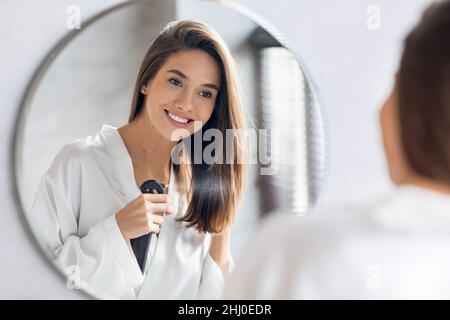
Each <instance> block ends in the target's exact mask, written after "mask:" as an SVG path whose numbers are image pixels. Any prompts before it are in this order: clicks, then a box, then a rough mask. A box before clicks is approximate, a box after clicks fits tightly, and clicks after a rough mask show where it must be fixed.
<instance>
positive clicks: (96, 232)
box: [30, 161, 143, 299]
mask: <svg viewBox="0 0 450 320" xmlns="http://www.w3.org/2000/svg"><path fill="white" fill-rule="evenodd" d="M52 167H53V168H52ZM52 167H51V169H50V170H49V172H47V173H46V174H45V175H44V177H43V178H42V180H41V183H40V186H39V189H38V192H37V195H36V198H35V201H34V204H33V207H32V210H31V214H30V224H31V227H32V229H33V232H34V233H35V236H36V237H37V239H38V242H39V244H40V245H41V247H43V249H44V251H45V252H46V253H47V254H48V255H49V256H50V258H51V259H52V260H53V261H54V262H55V264H56V266H57V267H58V268H59V269H60V271H61V272H63V273H64V274H65V275H66V276H67V282H66V283H67V285H68V287H69V288H80V289H83V290H85V291H86V292H88V293H90V294H92V295H94V296H95V297H98V298H106V299H116V298H120V297H122V296H123V295H125V294H129V292H130V290H131V289H133V288H135V287H137V286H139V285H141V284H142V281H143V275H142V273H141V271H140V269H139V267H138V265H137V263H134V262H135V260H134V257H132V253H131V252H130V250H129V248H128V245H127V243H126V241H125V239H124V238H123V237H122V234H121V232H120V229H119V227H118V225H117V222H116V219H115V216H114V215H112V216H110V217H108V218H106V219H104V220H102V221H100V222H98V223H97V224H95V225H93V226H92V227H91V228H90V229H89V231H88V233H87V234H86V235H84V236H83V237H80V236H78V212H77V206H80V203H79V202H80V198H79V195H77V189H78V188H79V185H78V183H81V181H77V180H81V177H80V175H81V172H80V170H81V169H80V163H79V162H78V163H77V162H75V163H74V161H72V162H69V163H63V164H58V163H55V162H54V163H53V164H52ZM70 188H73V192H71V190H70ZM77 197H78V198H77Z"/></svg>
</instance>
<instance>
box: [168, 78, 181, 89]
mask: <svg viewBox="0 0 450 320" xmlns="http://www.w3.org/2000/svg"><path fill="white" fill-rule="evenodd" d="M169 82H170V83H171V84H173V85H174V86H177V87H181V81H180V80H178V79H174V78H171V79H169Z"/></svg>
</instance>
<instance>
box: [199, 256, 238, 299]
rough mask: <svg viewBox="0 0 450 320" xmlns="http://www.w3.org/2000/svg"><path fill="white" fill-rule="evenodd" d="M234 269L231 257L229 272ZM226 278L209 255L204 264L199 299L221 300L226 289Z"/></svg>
mask: <svg viewBox="0 0 450 320" xmlns="http://www.w3.org/2000/svg"><path fill="white" fill-rule="evenodd" d="M233 269H234V260H233V257H230V261H229V272H230V273H231V272H232V271H233ZM225 283H226V281H225V277H224V275H223V273H222V270H221V269H220V268H219V266H218V265H217V264H216V262H215V261H214V260H213V258H212V257H211V255H210V254H209V253H208V254H207V255H206V258H205V260H204V262H203V267H202V276H201V279H200V287H199V291H198V296H197V299H205V300H211V299H221V298H222V295H223V292H224V289H225Z"/></svg>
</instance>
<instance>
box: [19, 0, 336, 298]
mask: <svg viewBox="0 0 450 320" xmlns="http://www.w3.org/2000/svg"><path fill="white" fill-rule="evenodd" d="M184 19H192V20H196V21H201V22H203V23H206V24H207V25H209V26H211V27H212V28H213V29H215V30H216V31H217V33H218V34H219V35H220V36H221V37H222V39H223V40H224V41H225V43H226V46H227V47H228V48H229V50H230V52H231V53H232V56H233V57H234V60H235V62H236V65H237V69H236V70H237V76H238V78H239V80H240V81H239V82H240V84H241V86H240V88H239V89H240V91H241V93H242V96H243V97H242V98H243V102H244V103H243V104H244V106H245V110H246V114H247V118H246V122H247V130H246V134H245V138H246V142H247V145H248V150H247V151H248V158H247V160H248V171H247V175H246V184H245V186H244V191H243V197H242V200H241V201H240V202H239V206H238V207H237V213H236V219H235V220H234V223H233V227H232V232H231V253H232V255H233V257H234V260H235V261H236V260H238V259H239V254H240V252H241V251H240V250H241V248H242V247H243V246H244V245H245V244H246V243H247V241H248V240H249V238H250V237H251V236H252V231H253V230H254V229H255V227H256V225H257V222H258V220H259V219H260V218H261V217H262V216H264V215H266V214H268V213H270V212H274V211H275V210H276V209H280V210H289V211H292V212H297V213H305V212H307V210H308V209H309V208H311V207H313V206H314V205H315V204H316V202H317V199H318V196H319V194H320V189H321V186H322V184H323V180H324V173H325V168H326V162H327V157H326V146H327V145H326V139H325V137H326V134H325V126H324V116H323V112H322V110H321V108H320V105H319V103H318V98H317V94H316V92H315V90H314V86H313V85H312V82H311V79H310V77H309V75H308V73H307V72H306V69H305V67H304V64H303V63H302V62H301V61H300V60H299V57H298V56H296V55H295V54H293V53H292V52H291V51H290V50H289V48H288V45H287V44H286V42H285V40H284V39H283V38H282V37H281V36H280V35H279V33H278V32H277V31H276V30H275V29H274V28H273V27H271V26H270V25H269V24H268V23H267V22H265V21H264V20H263V19H262V18H260V17H258V16H256V15H255V14H253V13H252V12H250V11H248V10H247V9H244V8H242V7H240V6H238V5H236V4H233V3H232V2H214V1H200V0H189V1H175V0H170V1H168V0H164V1H163V0H160V1H156V0H153V1H131V2H126V3H124V4H121V5H118V6H116V7H113V8H111V9H109V10H107V11H105V12H102V13H101V14H99V15H97V16H95V17H93V18H92V19H90V20H89V21H82V25H81V29H79V30H73V31H72V32H71V33H70V34H69V35H68V36H67V37H65V38H64V39H63V40H62V41H61V42H60V43H59V44H58V45H57V46H56V47H55V48H54V49H53V50H52V51H51V52H50V53H49V55H48V56H47V58H46V59H45V61H44V62H43V64H42V65H41V67H40V68H39V70H38V72H37V73H36V75H35V77H34V78H33V80H32V82H31V83H30V86H29V89H28V91H27V93H26V96H25V97H24V100H23V104H22V112H21V114H20V117H19V119H18V124H17V132H16V141H15V147H16V150H15V165H16V168H15V174H16V179H17V189H18V190H17V192H18V194H19V198H20V200H21V205H22V208H23V211H24V214H25V217H26V219H27V221H28V222H29V224H30V226H31V229H32V230H33V233H34V234H35V236H36V238H37V240H38V242H39V244H40V246H41V247H42V248H43V250H44V252H45V253H46V255H47V256H48V257H49V259H52V260H53V261H55V262H56V265H57V266H58V267H59V269H60V271H61V272H63V273H64V274H65V275H66V276H67V277H68V279H70V281H68V287H69V288H82V289H84V290H85V291H87V292H88V293H89V294H91V295H93V296H95V297H99V298H144V299H146V298H160V299H164V298H180V299H183V298H188V299H189V298H197V297H206V298H214V296H213V295H212V294H211V296H209V295H208V292H212V291H214V290H212V291H211V290H210V288H211V287H214V286H215V284H214V283H212V284H208V283H206V282H207V281H209V280H208V279H207V277H206V275H205V274H204V272H205V269H207V268H211V266H213V265H212V264H211V261H207V260H208V257H206V258H205V253H204V251H205V249H204V248H205V246H204V245H203V244H202V246H197V247H196V251H195V252H194V251H192V252H191V253H190V255H191V256H195V255H198V256H201V257H202V259H203V260H202V261H203V262H202V263H203V264H200V265H198V264H195V263H192V264H188V265H184V266H183V267H184V268H188V269H189V272H191V273H192V276H190V278H189V279H187V278H183V279H181V278H179V276H178V271H179V270H178V269H177V268H176V267H175V266H182V263H181V262H179V261H178V262H176V261H175V262H174V260H176V259H177V258H169V257H172V255H174V256H176V255H177V254H178V253H177V252H178V250H190V249H192V248H191V247H184V244H180V245H179V244H178V243H170V242H168V243H167V244H166V246H167V248H172V249H173V250H171V251H170V252H164V251H162V250H164V247H163V244H161V242H162V241H164V238H163V235H164V232H163V231H164V230H163V229H161V233H160V236H157V237H156V238H155V239H154V241H150V244H152V243H155V246H156V248H153V250H156V251H154V252H155V253H154V255H155V256H154V258H153V260H152V262H151V265H149V264H147V263H150V262H146V270H145V271H144V270H142V268H141V270H140V269H139V266H140V265H138V263H137V262H138V261H137V260H136V257H137V256H133V251H132V250H131V249H132V248H131V247H130V242H126V241H122V242H120V239H118V238H117V237H116V238H113V237H110V236H108V234H107V233H108V232H110V230H112V229H113V228H117V226H113V225H112V222H111V220H109V222H108V223H109V224H108V225H107V224H105V225H102V228H104V229H102V230H103V231H102V232H103V233H102V232H99V231H98V228H100V227H99V225H98V223H100V222H99V221H100V220H101V219H100V218H99V217H97V218H95V219H94V218H92V217H93V216H95V215H96V214H97V212H90V213H89V215H91V216H87V217H85V216H83V215H82V214H80V212H81V211H82V210H83V208H85V207H86V205H85V203H86V201H87V203H89V202H95V203H96V206H97V207H101V208H102V210H112V209H110V208H114V206H115V205H118V204H116V203H114V201H111V203H107V204H103V203H101V202H102V201H103V200H102V194H103V193H104V192H105V190H94V189H92V188H91V189H89V188H87V189H82V187H81V186H82V185H83V186H84V185H85V184H86V183H87V181H85V180H83V181H79V180H77V181H79V184H80V185H78V186H77V187H76V190H73V192H74V194H72V193H68V194H62V193H63V192H60V191H58V192H60V193H58V192H56V191H55V190H52V192H49V191H48V190H42V189H45V188H47V189H48V188H51V183H53V182H48V181H47V183H48V185H46V184H43V177H44V176H45V175H46V174H48V170H49V168H50V167H51V164H52V162H53V161H55V156H56V155H57V154H60V153H61V150H63V149H64V146H66V145H67V144H69V143H71V142H73V141H75V140H76V139H86V138H87V137H91V138H90V139H91V140H92V141H97V140H96V139H100V138H101V137H103V136H102V134H104V135H105V136H107V137H108V135H109V137H110V138H111V139H116V142H117V141H118V140H117V139H120V135H118V131H117V128H119V127H122V126H124V125H125V124H126V123H127V122H128V118H129V114H130V106H131V102H132V100H133V94H134V92H133V90H134V85H135V83H136V78H137V75H138V73H139V70H140V66H141V64H142V61H143V58H144V56H145V55H146V52H147V50H148V49H149V47H150V45H151V44H152V42H153V41H154V40H155V38H156V37H157V36H158V34H159V33H160V32H161V30H162V28H164V26H166V25H167V24H168V23H169V22H171V21H175V20H184ZM105 124H106V125H107V126H105ZM105 128H106V129H105ZM105 130H106V131H105ZM102 132H103V133H102ZM105 132H106V133H105ZM99 137H100V138H99ZM91 140H90V141H91ZM121 147H122V151H123V150H124V149H123V145H122V146H121ZM122 156H123V154H122ZM128 160H129V159H128ZM128 164H129V163H128ZM108 165H109V164H108V163H105V165H104V166H98V168H97V169H98V172H100V173H101V172H102V170H106V169H105V168H106V167H107V166H108ZM60 169H61V170H62V171H59V173H60V174H62V175H74V174H75V175H76V174H79V171H80V170H81V171H82V170H84V168H83V167H81V168H79V167H77V168H76V169H74V168H73V167H71V166H67V167H66V168H60ZM77 170H78V171H77ZM74 172H75V173H74ZM77 172H78V173H77ZM89 177H92V179H95V177H93V176H92V175H91V176H89ZM55 179H57V178H55ZM108 183H110V187H111V188H117V190H119V191H117V192H118V196H117V197H118V198H120V194H119V193H120V192H122V191H123V189H124V188H125V187H124V186H117V184H121V182H120V181H116V180H111V181H108ZM49 186H50V187H49ZM39 188H41V192H47V195H48V198H47V201H48V202H49V203H51V205H52V206H53V207H52V208H58V207H61V206H67V207H71V208H76V210H75V209H74V210H75V211H74V215H73V217H72V219H71V220H67V221H66V220H61V217H60V216H59V215H58V212H56V211H57V210H56V209H55V210H54V211H52V210H48V211H45V212H42V210H41V212H35V211H33V207H34V206H35V205H36V201H38V202H39V200H36V199H37V192H38V190H39ZM86 190H89V191H86ZM134 191H135V190H133V192H134ZM87 192H89V194H87ZM133 192H131V193H133ZM169 192H170V191H169ZM75 193H76V195H75ZM124 193H126V191H124ZM83 197H84V198H83ZM125 198H126V196H125ZM80 199H82V200H81V202H80ZM123 204H124V203H122V205H123ZM83 206H84V207H83ZM179 209H180V208H179ZM183 209H186V207H183V208H181V209H180V210H183ZM116 212H117V211H114V210H112V211H111V212H110V215H111V216H113V215H114V214H115V213H116ZM102 218H104V217H102ZM48 221H52V224H51V225H49V223H48ZM94 222H95V223H94ZM96 223H97V224H96ZM96 228H97V229H96ZM108 228H110V229H108ZM47 229H48V230H47ZM190 229H192V228H190ZM105 230H108V231H105ZM94 231H97V233H95V232H94ZM111 232H113V231H111ZM116 232H117V230H116ZM168 232H169V231H167V233H168ZM195 232H196V231H195V230H194V231H190V233H185V234H183V237H185V238H188V240H189V241H191V242H192V241H194V240H195V239H197V238H195V237H196V236H195V235H194V233H195ZM46 237H48V238H52V237H53V238H52V239H51V240H52V242H51V243H53V244H55V243H59V244H60V245H59V246H55V245H53V246H50V245H48V243H49V241H47V240H49V239H47V238H46ZM89 237H90V238H89ZM152 239H153V238H152ZM192 239H194V240H192ZM89 241H90V242H92V243H91V245H87V243H88V242H89ZM195 241H197V240H195ZM103 242H105V243H107V244H108V245H107V246H103V245H102V243H103ZM125 242H126V244H125ZM206 244H207V243H206V242H205V245H206ZM108 246H109V247H113V246H118V247H120V246H122V247H121V250H125V251H126V250H128V251H129V252H128V253H129V254H128V255H119V254H118V253H117V250H116V249H115V248H112V249H111V248H109V247H108ZM171 246H172V247H171ZM161 247H162V248H161ZM158 250H159V251H158ZM202 250H203V251H202ZM122 252H124V251H122ZM158 253H159V256H161V257H160V258H158V257H157V255H158ZM99 255H101V256H99ZM109 255H111V257H109ZM109 259H111V260H109ZM180 259H181V258H179V259H178V260H180ZM198 259H199V258H198ZM102 263H103V264H108V265H107V266H106V267H99V265H100V264H102ZM177 263H178V264H177ZM208 263H209V264H208ZM172 267H173V269H171V268H172ZM102 268H103V269H102ZM164 268H165V269H164ZM167 268H168V270H166V269H167ZM215 268H216V269H217V266H215ZM125 269H126V271H124V270H125ZM163 269H164V270H163ZM164 277H167V279H166V280H167V281H164V282H161V278H164ZM211 279H212V277H211ZM183 281H186V283H187V284H184V283H183ZM211 282H213V281H212V280H211ZM193 283H197V284H198V283H200V284H199V286H200V288H197V287H195V285H193ZM205 283H206V284H205ZM202 286H203V287H202ZM208 286H209V287H208ZM166 287H167V288H166ZM194 287H195V288H194ZM202 288H203V289H202Z"/></svg>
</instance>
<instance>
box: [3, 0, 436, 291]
mask: <svg viewBox="0 0 450 320" xmlns="http://www.w3.org/2000/svg"><path fill="white" fill-rule="evenodd" d="M119 2H122V1H120V0H103V1H101V2H100V1H96V2H94V1H89V0H78V1H68V0H63V1H62V0H45V1H39V2H37V1H32V0H21V1H13V0H0V39H1V40H2V42H1V45H0V61H1V64H0V84H1V85H0V108H1V112H2V114H1V117H0V148H1V149H0V186H1V187H0V214H1V223H0V242H1V243H2V244H3V246H2V248H1V249H0V262H1V263H0V298H3V299H5V298H6V299H8V298H31V299H73V298H84V297H85V295H84V294H82V293H80V292H77V291H69V290H67V289H66V287H65V284H64V280H63V278H62V276H60V275H59V274H57V273H56V272H55V271H54V270H53V269H52V268H51V267H50V264H49V263H48V262H47V261H46V260H45V258H44V257H43V256H42V255H41V254H40V251H39V249H38V247H37V245H35V244H34V241H33V239H32V238H31V236H30V234H29V229H28V227H27V226H26V223H25V222H24V219H23V216H22V213H21V212H19V210H18V203H17V199H16V196H15V193H14V192H15V191H14V184H13V183H12V179H13V172H12V165H11V159H12V155H11V151H12V147H13V146H12V139H13V133H14V126H15V121H16V118H17V115H18V108H19V104H20V100H21V98H22V95H23V94H24V92H25V90H26V86H27V84H28V82H29V81H30V78H31V76H32V74H33V73H34V71H35V70H36V68H37V67H38V66H39V64H40V62H41V60H42V59H43V57H44V56H45V54H46V53H47V52H48V51H49V50H50V48H51V47H52V46H53V45H54V44H55V43H56V42H57V41H58V40H60V39H61V38H62V37H63V36H64V35H65V34H67V32H68V30H67V29H66V17H67V15H66V8H67V6H68V5H71V4H77V5H79V6H80V7H81V9H82V17H83V19H87V18H88V17H90V16H92V15H93V14H95V13H98V12H99V11H100V10H103V9H105V8H108V7H109V6H110V5H113V4H116V3H119ZM238 2H239V3H241V4H243V5H246V6H248V7H250V8H252V9H254V10H255V11H256V12H257V13H260V14H261V15H263V16H264V17H266V18H267V19H268V20H269V21H271V22H272V23H273V24H274V25H275V26H276V27H278V28H279V29H280V31H281V32H282V33H283V34H284V35H285V36H286V37H287V38H288V39H289V40H290V41H291V42H292V43H293V48H294V49H295V50H296V51H297V52H298V53H300V54H301V56H302V58H303V60H304V61H305V62H306V63H307V66H308V69H309V71H310V72H311V74H312V76H313V77H314V80H315V81H316V84H317V86H318V88H319V89H320V96H321V99H322V101H323V103H324V106H325V108H326V109H327V115H328V118H329V119H328V121H329V130H330V136H331V141H330V143H331V153H330V154H331V167H330V169H329V173H328V180H327V182H326V188H325V190H324V192H323V195H322V199H321V205H322V206H334V205H337V204H339V203H341V202H348V201H357V202H360V201H365V200H367V199H369V198H373V197H376V196H378V195H379V194H380V193H382V192H385V191H388V190H389V188H390V187H391V185H390V183H389V182H388V179H387V175H386V171H385V165H384V158H383V156H382V153H381V152H382V149H381V144H380V139H379V137H378V134H379V132H378V126H377V125H378V123H377V121H378V119H377V111H378V108H379V106H380V104H381V103H382V101H383V99H384V96H385V95H386V93H387V90H388V89H389V87H390V85H391V82H392V81H391V79H392V76H393V74H394V72H395V69H396V67H397V61H398V57H399V53H400V49H401V40H402V38H403V36H404V35H405V33H406V32H407V30H408V29H409V28H410V27H411V26H412V24H413V23H415V22H416V20H417V18H418V15H419V14H420V11H421V10H422V8H423V6H424V4H426V3H428V2H429V1H428V0H396V1H390V0H377V1H367V0H298V1H292V0H276V1H275V0H239V1H238ZM373 4H375V5H378V6H379V7H380V9H381V29H380V30H369V29H368V28H367V27H366V20H367V17H368V16H367V14H366V9H367V7H368V6H369V5H373Z"/></svg>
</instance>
